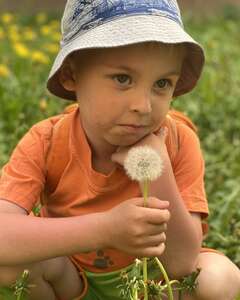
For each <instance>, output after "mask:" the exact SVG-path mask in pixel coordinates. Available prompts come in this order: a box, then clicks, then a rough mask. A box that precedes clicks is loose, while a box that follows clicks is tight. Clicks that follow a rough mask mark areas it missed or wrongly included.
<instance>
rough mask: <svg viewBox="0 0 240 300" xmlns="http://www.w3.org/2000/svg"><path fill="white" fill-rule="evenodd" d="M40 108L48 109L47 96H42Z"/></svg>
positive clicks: (42, 109)
mask: <svg viewBox="0 0 240 300" xmlns="http://www.w3.org/2000/svg"><path fill="white" fill-rule="evenodd" d="M39 108H40V109H41V111H46V109H47V100H46V99H45V98H42V99H41V100H40V102H39Z"/></svg>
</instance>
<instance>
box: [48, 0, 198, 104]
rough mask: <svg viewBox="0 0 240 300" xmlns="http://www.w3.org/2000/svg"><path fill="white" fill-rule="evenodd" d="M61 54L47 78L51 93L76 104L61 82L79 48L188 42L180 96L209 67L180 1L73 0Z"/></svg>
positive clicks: (65, 17) (67, 12)
mask: <svg viewBox="0 0 240 300" xmlns="http://www.w3.org/2000/svg"><path fill="white" fill-rule="evenodd" d="M61 31H62V40H61V42H60V51H59V53H58V55H57V57H56V59H55V61H54V64H53V66H52V69H51V71H50V75H49V77H48V80H47V88H48V90H49V91H50V92H51V93H52V94H54V95H56V96H58V97H60V98H63V99H68V100H76V95H75V93H73V92H70V91H67V90H65V89H64V87H63V86H62V85H61V83H60V81H59V76H58V73H59V70H60V69H61V66H62V64H63V62H64V60H65V59H66V58H67V57H68V56H69V55H70V54H71V53H72V52H75V51H78V50H86V49H94V48H106V47H120V46H126V45H131V44H136V43H142V42H152V41H156V42H161V43H167V44H180V43H184V44H185V45H186V49H187V55H186V58H185V60H184V62H183V66H182V72H181V75H180V78H179V81H178V83H177V86H176V88H175V91H174V95H173V96H174V97H176V96H180V95H182V94H185V93H187V92H189V91H191V90H192V89H193V88H194V86H195V85H196V83H197V81H198V79H199V77H200V75H201V72H202V68H203V65H204V50H203V48H202V46H201V45H200V44H199V43H197V42H196V41H195V40H194V39H193V38H192V37H191V36H190V35H189V34H188V33H187V32H186V31H185V30H184V27H183V23H182V18H181V13H180V10H179V6H178V4H177V1H175V0H68V1H67V3H66V7H65V11H64V14H63V18H62V23H61Z"/></svg>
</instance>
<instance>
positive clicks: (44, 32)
mask: <svg viewBox="0 0 240 300" xmlns="http://www.w3.org/2000/svg"><path fill="white" fill-rule="evenodd" d="M40 32H41V33H42V35H45V36H47V35H50V34H51V33H52V30H51V27H49V26H48V25H44V26H42V27H41V28H40Z"/></svg>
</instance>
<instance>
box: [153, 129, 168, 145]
mask: <svg viewBox="0 0 240 300" xmlns="http://www.w3.org/2000/svg"><path fill="white" fill-rule="evenodd" d="M156 134H157V136H159V137H160V138H161V139H162V140H163V141H164V142H165V141H166V137H167V135H168V128H167V127H161V128H160V129H159V130H158V131H157V132H156Z"/></svg>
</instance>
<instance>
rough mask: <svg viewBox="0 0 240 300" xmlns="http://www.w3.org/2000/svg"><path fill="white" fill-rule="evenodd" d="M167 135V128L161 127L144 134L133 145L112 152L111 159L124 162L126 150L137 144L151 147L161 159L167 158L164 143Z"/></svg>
mask: <svg viewBox="0 0 240 300" xmlns="http://www.w3.org/2000/svg"><path fill="white" fill-rule="evenodd" d="M166 137H167V128H166V127H164V128H161V129H160V130H159V131H158V132H155V133H150V134H149V135H147V136H145V137H144V138H143V139H141V140H140V141H138V142H137V143H135V144H134V145H131V146H128V147H119V148H118V149H117V151H116V152H115V153H113V154H112V161H113V162H116V163H118V164H120V165H123V164H124V160H125V158H126V157H127V154H128V151H129V150H130V149H131V148H132V147H138V146H149V147H151V148H153V149H154V150H155V151H157V153H159V155H160V156H161V158H162V159H163V161H164V160H165V159H166V158H168V152H167V147H166V144H165V141H166Z"/></svg>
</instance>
